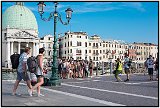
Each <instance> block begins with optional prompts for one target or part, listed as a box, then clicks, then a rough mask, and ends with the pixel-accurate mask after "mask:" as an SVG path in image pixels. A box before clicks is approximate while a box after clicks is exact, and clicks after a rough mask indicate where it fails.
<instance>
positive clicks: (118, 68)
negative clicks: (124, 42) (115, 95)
mask: <svg viewBox="0 0 160 108" xmlns="http://www.w3.org/2000/svg"><path fill="white" fill-rule="evenodd" d="M120 73H122V62H121V61H120V59H119V58H117V60H116V69H115V71H114V74H115V78H116V79H117V81H116V82H119V81H122V80H121V78H120V77H119V76H118V75H119V74H120Z"/></svg>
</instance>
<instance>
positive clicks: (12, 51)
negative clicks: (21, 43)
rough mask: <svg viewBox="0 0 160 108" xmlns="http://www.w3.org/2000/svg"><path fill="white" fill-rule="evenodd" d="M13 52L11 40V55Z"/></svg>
mask: <svg viewBox="0 0 160 108" xmlns="http://www.w3.org/2000/svg"><path fill="white" fill-rule="evenodd" d="M12 54H13V42H11V55H12Z"/></svg>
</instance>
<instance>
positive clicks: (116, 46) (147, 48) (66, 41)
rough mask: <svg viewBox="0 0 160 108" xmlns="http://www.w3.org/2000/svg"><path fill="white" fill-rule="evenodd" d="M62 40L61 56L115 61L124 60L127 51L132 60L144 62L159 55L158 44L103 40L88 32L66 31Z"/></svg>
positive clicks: (96, 60) (95, 60) (94, 60)
mask: <svg viewBox="0 0 160 108" xmlns="http://www.w3.org/2000/svg"><path fill="white" fill-rule="evenodd" d="M59 40H60V44H61V47H60V49H59V50H60V52H61V53H60V55H61V58H66V59H70V58H73V59H74V60H77V59H78V60H82V59H83V60H90V59H92V60H93V62H94V63H96V62H102V61H103V62H110V61H111V60H112V62H114V61H115V60H116V59H117V58H120V59H121V60H122V61H123V60H124V53H127V54H128V56H129V58H131V59H132V61H135V62H137V63H144V61H145V60H146V59H147V58H148V57H149V55H152V56H153V57H154V58H156V57H157V53H158V46H157V45H154V44H147V43H126V42H124V41H122V40H102V39H101V38H100V36H98V35H93V36H91V37H89V36H88V35H87V33H86V32H66V33H65V35H64V36H62V37H60V38H59Z"/></svg>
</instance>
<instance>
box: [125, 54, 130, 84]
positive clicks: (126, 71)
mask: <svg viewBox="0 0 160 108" xmlns="http://www.w3.org/2000/svg"><path fill="white" fill-rule="evenodd" d="M129 68H130V66H129V57H128V54H127V53H125V58H124V71H125V73H126V75H127V79H126V80H124V81H125V82H126V81H129V74H130V69H129Z"/></svg>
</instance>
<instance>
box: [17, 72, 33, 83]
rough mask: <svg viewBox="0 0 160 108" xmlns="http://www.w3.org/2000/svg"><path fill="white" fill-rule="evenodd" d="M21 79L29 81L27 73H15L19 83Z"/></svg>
mask: <svg viewBox="0 0 160 108" xmlns="http://www.w3.org/2000/svg"><path fill="white" fill-rule="evenodd" d="M22 79H23V80H24V81H28V80H30V77H29V73H28V72H27V73H26V74H25V73H24V72H17V80H19V81H21V80H22Z"/></svg>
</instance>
